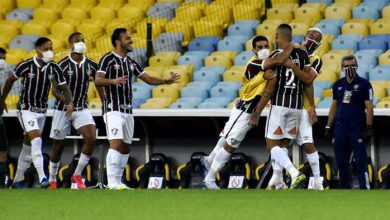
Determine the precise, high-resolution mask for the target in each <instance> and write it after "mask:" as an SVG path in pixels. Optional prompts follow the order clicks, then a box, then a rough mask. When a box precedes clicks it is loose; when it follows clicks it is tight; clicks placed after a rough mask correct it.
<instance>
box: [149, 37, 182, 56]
mask: <svg viewBox="0 0 390 220" xmlns="http://www.w3.org/2000/svg"><path fill="white" fill-rule="evenodd" d="M176 35H177V37H174V36H176ZM183 39H184V34H183V33H163V34H160V35H159V36H158V37H157V38H156V39H155V40H154V41H153V48H154V51H155V52H160V51H179V52H181V51H182V50H183V49H182V41H183Z"/></svg>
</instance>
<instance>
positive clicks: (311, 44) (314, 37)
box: [297, 28, 324, 190]
mask: <svg viewBox="0 0 390 220" xmlns="http://www.w3.org/2000/svg"><path fill="white" fill-rule="evenodd" d="M321 40H322V32H321V30H320V29H319V28H310V29H309V30H308V32H307V35H306V40H305V42H304V43H303V44H302V45H303V46H304V47H305V49H306V51H307V52H308V54H309V59H310V63H311V67H312V71H314V73H315V74H313V76H314V77H316V76H317V75H318V74H319V73H320V70H321V67H322V61H321V58H320V57H319V56H318V55H317V54H315V50H316V49H317V48H318V46H319V45H320V44H321ZM307 93H311V94H314V88H313V82H311V83H310V84H309V85H308V86H306V90H305V93H304V104H303V105H304V109H303V111H302V117H301V121H300V124H299V131H298V138H297V143H298V144H299V145H300V146H303V149H304V150H305V152H306V157H307V161H308V162H309V164H310V167H311V170H312V172H313V177H314V185H313V189H316V190H323V189H324V188H323V185H322V181H321V179H320V158H319V156H318V152H317V149H316V147H315V146H314V140H313V130H312V124H313V123H316V122H317V114H316V111H315V104H314V103H310V101H309V99H308V97H307ZM312 96H314V95H312ZM313 101H314V100H313ZM309 113H310V114H309Z"/></svg>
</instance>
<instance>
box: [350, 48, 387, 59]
mask: <svg viewBox="0 0 390 220" xmlns="http://www.w3.org/2000/svg"><path fill="white" fill-rule="evenodd" d="M360 52H363V53H369V54H371V55H372V56H374V57H376V58H378V57H379V56H380V55H381V54H382V50H379V49H368V50H358V51H357V52H356V53H360Z"/></svg>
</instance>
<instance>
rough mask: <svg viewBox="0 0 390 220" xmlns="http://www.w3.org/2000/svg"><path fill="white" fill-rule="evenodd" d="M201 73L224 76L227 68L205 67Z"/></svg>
mask: <svg viewBox="0 0 390 220" xmlns="http://www.w3.org/2000/svg"><path fill="white" fill-rule="evenodd" d="M200 70H201V71H212V72H214V73H217V74H219V75H221V76H222V75H223V73H224V72H225V71H226V67H223V66H205V67H202V68H201V69H200Z"/></svg>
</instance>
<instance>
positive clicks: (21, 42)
mask: <svg viewBox="0 0 390 220" xmlns="http://www.w3.org/2000/svg"><path fill="white" fill-rule="evenodd" d="M21 36H22V35H18V36H17V37H15V38H13V39H12V40H11V41H10V42H9V45H8V47H9V48H15V49H18V48H19V49H25V50H28V51H30V50H33V49H34V48H35V45H34V44H35V42H34V41H32V40H30V39H26V38H23V37H21Z"/></svg>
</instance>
